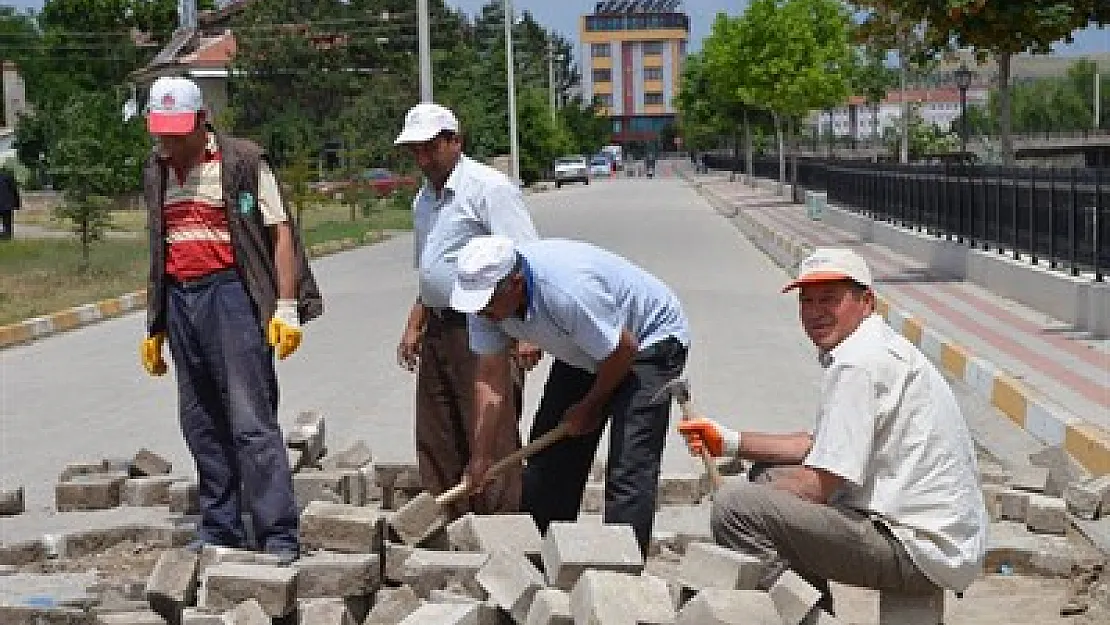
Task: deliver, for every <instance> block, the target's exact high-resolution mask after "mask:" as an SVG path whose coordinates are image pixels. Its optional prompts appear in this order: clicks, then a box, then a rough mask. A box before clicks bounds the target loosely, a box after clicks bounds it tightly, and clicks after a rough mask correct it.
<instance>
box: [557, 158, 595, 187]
mask: <svg viewBox="0 0 1110 625" xmlns="http://www.w3.org/2000/svg"><path fill="white" fill-rule="evenodd" d="M567 182H581V183H584V184H590V172H589V166H588V165H586V157H585V156H561V157H559V158H557V159H555V188H556V189H558V188H559V187H561V186H563V184H565V183H567Z"/></svg>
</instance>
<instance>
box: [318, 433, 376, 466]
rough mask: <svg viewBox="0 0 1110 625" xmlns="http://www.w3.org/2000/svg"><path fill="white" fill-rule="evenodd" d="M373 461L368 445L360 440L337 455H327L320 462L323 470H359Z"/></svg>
mask: <svg viewBox="0 0 1110 625" xmlns="http://www.w3.org/2000/svg"><path fill="white" fill-rule="evenodd" d="M373 461H374V454H373V452H371V451H370V445H368V444H367V443H366V441H364V440H362V439H361V438H360V439H358V440H357V441H355V442H353V443H351V444H350V445H348V446H347V447H346V448H344V449H343V450H341V451H339V452H337V453H334V454H333V453H329V454H328V455H326V456H324V458H323V459H322V460H321V461H320V465H321V466H322V467H323V468H324V470H334V469H361V468H362V467H364V466H366V465H368V464H370V463H371V462H373Z"/></svg>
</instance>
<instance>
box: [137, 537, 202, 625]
mask: <svg viewBox="0 0 1110 625" xmlns="http://www.w3.org/2000/svg"><path fill="white" fill-rule="evenodd" d="M199 564H200V557H199V556H198V555H197V554H195V553H191V552H188V551H185V550H184V549H167V550H166V551H163V552H162V555H161V556H159V557H158V562H157V563H156V564H155V565H154V570H153V571H151V573H150V577H148V578H147V582H146V599H147V601H149V602H150V607H151V609H152V610H154V611H155V612H157V613H158V614H160V615H162V616H163V617H165V618H166V620H167V621H170V622H171V623H172V622H174V621H175V620H176V619H178V618H180V617H181V612H182V610H184V609H185V608H186V607H188V606H190V605H192V604H193V602H194V601H195V600H196V591H197V575H198V573H199V571H200V567H199Z"/></svg>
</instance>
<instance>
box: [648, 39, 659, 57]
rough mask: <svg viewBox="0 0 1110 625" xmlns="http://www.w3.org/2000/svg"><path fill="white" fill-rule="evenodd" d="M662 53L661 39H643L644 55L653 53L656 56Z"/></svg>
mask: <svg viewBox="0 0 1110 625" xmlns="http://www.w3.org/2000/svg"><path fill="white" fill-rule="evenodd" d="M660 54H663V42H662V41H645V42H644V56H648V55H653V56H658V55H660Z"/></svg>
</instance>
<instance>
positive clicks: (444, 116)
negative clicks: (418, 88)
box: [393, 102, 459, 145]
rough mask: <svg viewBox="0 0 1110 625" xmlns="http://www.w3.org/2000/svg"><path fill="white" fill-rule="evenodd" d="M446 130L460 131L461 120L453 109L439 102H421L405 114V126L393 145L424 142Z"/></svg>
mask: <svg viewBox="0 0 1110 625" xmlns="http://www.w3.org/2000/svg"><path fill="white" fill-rule="evenodd" d="M445 130H447V131H450V132H458V131H459V120H458V118H457V117H455V114H454V113H452V112H451V109H449V108H447V107H445V106H440V105H439V104H432V103H430V102H421V103H420V104H417V105H416V106H414V107H412V108H411V109H409V112H408V113H407V114H406V115H405V127H404V129H403V130H401V134H399V135H397V139H395V140H394V141H393V145H401V144H404V143H424V142H425V141H430V140H432V139H434V138H435V137H436V135H438V134H439V133H441V132H443V131H445Z"/></svg>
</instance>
